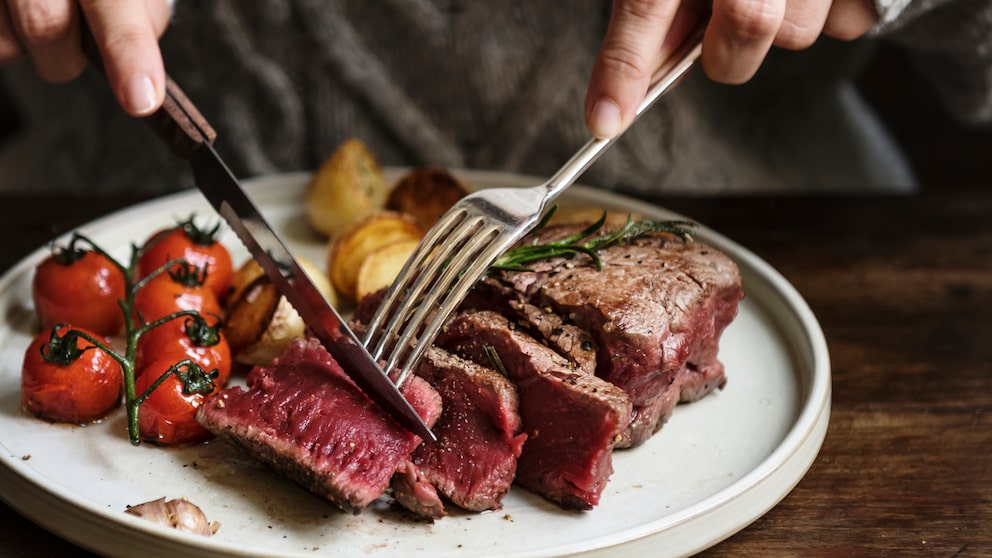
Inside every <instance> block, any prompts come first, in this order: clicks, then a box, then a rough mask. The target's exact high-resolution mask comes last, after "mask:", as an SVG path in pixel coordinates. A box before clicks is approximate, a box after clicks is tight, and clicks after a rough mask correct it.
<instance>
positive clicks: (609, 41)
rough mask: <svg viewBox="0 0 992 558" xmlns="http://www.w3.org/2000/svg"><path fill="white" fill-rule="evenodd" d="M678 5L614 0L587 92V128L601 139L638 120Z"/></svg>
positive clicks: (669, 1) (661, 0)
mask: <svg viewBox="0 0 992 558" xmlns="http://www.w3.org/2000/svg"><path fill="white" fill-rule="evenodd" d="M677 8H678V2H677V1H672V0H653V1H645V0H615V1H614V2H613V8H612V10H611V12H610V24H609V27H608V28H607V30H606V37H605V38H604V39H603V44H602V46H601V47H600V50H599V54H598V55H597V56H596V62H595V64H594V66H593V70H592V77H591V78H590V80H589V90H588V92H587V94H586V104H585V118H586V126H587V127H588V128H589V131H590V132H592V134H593V135H594V136H596V137H600V138H611V137H614V136H616V135H617V134H619V133H620V132H622V131H623V130H624V129H625V128H626V127H627V126H628V125H629V124H630V123H631V121H633V119H634V114H635V112H636V111H637V107H638V105H640V103H641V101H642V100H644V95H645V93H646V92H647V89H648V86H649V85H650V82H651V76H652V74H653V73H654V70H655V69H656V68H657V67H658V64H659V63H660V58H661V54H662V45H663V44H664V43H665V37H666V35H667V34H668V30H669V28H670V27H671V25H672V20H673V19H674V17H675V12H676V10H677Z"/></svg>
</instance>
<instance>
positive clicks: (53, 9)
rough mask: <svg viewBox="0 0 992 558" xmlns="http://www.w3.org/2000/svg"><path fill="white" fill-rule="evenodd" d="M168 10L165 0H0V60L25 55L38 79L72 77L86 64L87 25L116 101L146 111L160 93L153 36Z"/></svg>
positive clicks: (160, 75)
mask: <svg viewBox="0 0 992 558" xmlns="http://www.w3.org/2000/svg"><path fill="white" fill-rule="evenodd" d="M170 15H171V14H170V13H169V6H168V4H167V3H166V0H78V1H77V0H0V64H7V63H10V62H13V61H15V60H17V59H19V58H20V57H22V56H25V55H26V56H27V57H28V58H29V59H30V60H31V63H32V64H33V65H34V67H35V70H36V71H37V72H38V75H39V76H40V77H41V78H42V79H44V80H46V81H50V82H64V81H69V80H72V79H74V78H76V77H78V76H79V75H80V74H81V73H82V72H83V68H85V67H86V56H85V55H84V54H83V50H82V35H81V29H82V27H81V26H82V25H88V26H89V28H90V30H91V31H92V33H93V37H94V38H95V39H96V43H97V46H98V47H99V49H100V53H101V55H102V58H103V63H104V67H105V69H106V72H107V80H108V81H109V82H110V86H111V88H112V89H113V91H114V95H115V96H116V97H117V101H118V102H119V103H120V105H121V106H122V107H123V108H124V110H125V111H126V112H127V113H128V114H131V115H133V116H147V115H148V114H151V113H152V112H154V111H155V110H157V109H158V107H159V106H160V105H161V104H162V100H163V99H164V98H165V68H164V66H163V64H162V53H161V51H159V48H158V38H159V37H160V36H161V35H162V33H163V32H164V31H165V28H166V26H167V25H168V23H169V17H170Z"/></svg>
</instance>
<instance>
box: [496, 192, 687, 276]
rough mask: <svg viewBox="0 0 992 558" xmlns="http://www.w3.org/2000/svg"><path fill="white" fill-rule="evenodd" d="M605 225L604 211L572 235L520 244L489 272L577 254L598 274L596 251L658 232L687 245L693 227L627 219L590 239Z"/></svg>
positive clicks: (683, 223)
mask: <svg viewBox="0 0 992 558" xmlns="http://www.w3.org/2000/svg"><path fill="white" fill-rule="evenodd" d="M555 209H556V208H554V207H553V208H551V209H550V210H549V211H548V212H547V213H546V214H545V215H544V218H543V219H541V222H540V223H538V225H537V226H536V227H535V228H534V231H538V230H540V229H542V228H544V227H545V226H546V225H547V224H548V221H549V220H550V219H551V216H552V215H554V212H555ZM605 224H606V212H605V211H604V212H603V216H602V217H600V218H599V220H597V221H596V222H595V223H593V224H591V225H589V226H588V227H586V228H585V229H583V230H581V231H579V232H577V233H575V234H573V235H570V236H567V237H565V238H562V239H560V240H554V241H551V242H548V243H546V244H536V241H535V243H534V244H521V245H519V246H515V247H513V248H511V249H509V250H507V251H506V252H504V253H503V255H502V256H500V257H498V258H496V261H495V262H493V264H492V266H490V269H495V270H504V271H530V270H529V269H528V268H527V267H526V264H529V263H532V262H536V261H539V260H542V259H545V258H551V257H555V256H567V257H571V256H575V255H577V254H585V255H587V256H589V257H590V258H591V259H592V261H593V264H594V265H595V266H596V270H602V269H603V262H602V260H600V258H599V254H598V252H599V251H600V250H605V249H606V248H609V247H611V246H616V245H618V244H623V243H625V242H630V241H632V240H635V239H637V238H639V237H641V236H644V235H646V234H649V233H658V232H661V233H670V234H674V235H676V236H678V237H679V238H681V239H682V240H683V241H685V242H691V241H692V235H691V234H690V233H689V230H688V227H692V226H695V225H694V223H692V222H689V221H680V220H671V221H650V220H643V221H634V220H633V219H632V218H631V217H630V215H628V216H627V222H626V223H625V224H624V226H623V227H620V228H619V229H617V230H616V231H614V232H612V233H610V234H607V235H602V236H595V237H593V235H595V234H596V233H597V232H598V231H599V230H600V229H602V228H603V225H605ZM531 234H533V232H532V233H531ZM590 237H593V238H590Z"/></svg>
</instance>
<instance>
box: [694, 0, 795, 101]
mask: <svg viewBox="0 0 992 558" xmlns="http://www.w3.org/2000/svg"><path fill="white" fill-rule="evenodd" d="M784 17H785V0H714V2H713V15H712V16H711V17H710V24H709V26H708V27H707V28H706V34H705V36H704V37H703V53H702V56H701V58H702V63H703V69H704V70H705V71H706V75H708V76H709V77H710V79H712V80H714V81H718V82H722V83H744V82H745V81H747V80H749V79H751V77H752V76H754V73H755V72H756V71H757V70H758V67H759V66H760V65H761V62H762V61H763V60H764V59H765V56H766V55H767V54H768V50H769V49H770V48H771V46H772V41H774V39H775V35H776V34H777V33H778V30H779V27H781V25H782V20H783V19H784Z"/></svg>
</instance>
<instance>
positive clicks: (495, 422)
mask: <svg viewBox="0 0 992 558" xmlns="http://www.w3.org/2000/svg"><path fill="white" fill-rule="evenodd" d="M416 373H417V375H419V376H420V377H422V378H424V379H425V380H427V382H428V383H430V385H431V386H432V387H433V388H434V389H435V390H437V392H438V393H439V394H440V395H441V400H442V402H443V403H442V405H443V411H442V413H441V416H440V417H439V418H438V421H437V423H435V425H434V428H433V431H434V434H435V435H436V436H437V442H434V443H429V442H428V443H424V444H421V445H420V446H419V447H417V449H416V450H414V452H413V455H412V456H411V458H410V460H411V463H410V465H411V467H408V470H407V471H405V474H404V475H402V476H400V477H399V478H397V479H396V480H397V481H399V482H400V483H401V486H404V485H405V486H409V485H410V480H411V478H419V479H423V480H424V481H426V482H428V483H430V484H431V485H433V486H434V487H435V488H436V489H437V492H438V493H440V494H441V495H442V496H443V497H445V498H447V499H448V500H450V501H451V502H452V503H454V504H455V505H457V506H459V507H461V508H464V509H466V510H470V511H484V510H497V509H500V508H502V504H501V500H502V499H503V496H504V495H505V494H506V493H507V492H508V491H509V490H510V487H511V485H512V484H513V479H514V477H515V474H516V470H517V458H518V457H520V452H521V449H522V448H523V445H524V440H525V439H526V438H527V436H526V435H525V434H521V432H520V428H521V426H520V415H519V414H518V401H517V390H516V388H515V387H514V386H513V384H511V383H510V381H509V380H507V379H506V378H505V377H503V376H502V375H500V374H499V373H498V372H496V371H495V370H492V369H490V368H486V367H483V366H480V365H478V364H476V363H474V362H470V361H468V360H465V359H463V358H460V357H458V356H455V355H453V354H451V353H449V352H447V351H443V350H441V349H438V348H432V349H430V350H428V351H427V352H426V353H425V354H424V357H423V358H422V359H421V361H420V363H419V364H418V366H417V369H416ZM396 484H397V483H396V481H394V489H395V488H396ZM401 503H404V502H402V501H401ZM404 505H405V504H404ZM415 505H416V508H410V507H409V506H407V507H408V509H411V511H413V512H415V513H419V514H420V515H423V514H422V513H420V510H421V509H422V508H424V506H423V505H422V503H421V502H420V501H419V500H418V502H417V503H416V504H415ZM426 509H427V511H428V512H432V513H433V512H435V511H436V510H435V507H427V508H426Z"/></svg>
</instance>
